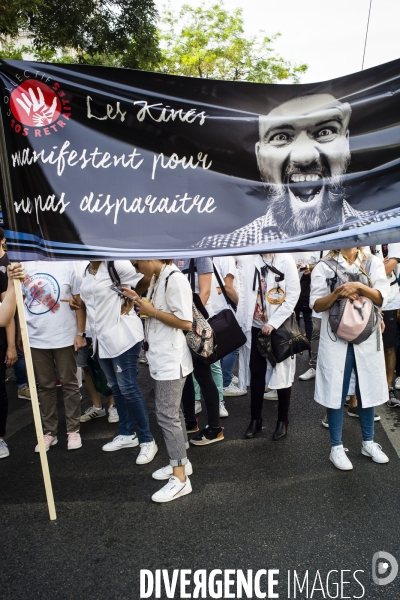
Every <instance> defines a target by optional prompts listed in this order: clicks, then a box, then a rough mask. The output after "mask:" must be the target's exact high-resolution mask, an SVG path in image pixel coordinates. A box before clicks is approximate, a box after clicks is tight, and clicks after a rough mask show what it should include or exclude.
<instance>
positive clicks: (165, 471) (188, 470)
mask: <svg viewBox="0 0 400 600" xmlns="http://www.w3.org/2000/svg"><path fill="white" fill-rule="evenodd" d="M173 474H174V471H173V469H172V467H171V465H167V466H166V467H162V468H161V469H158V471H154V473H153V474H152V478H153V479H157V480H158V481H163V480H164V479H169V478H170V477H172V476H173ZM192 474H193V466H192V463H191V462H190V460H188V462H187V463H186V465H185V475H186V477H188V476H189V475H192Z"/></svg>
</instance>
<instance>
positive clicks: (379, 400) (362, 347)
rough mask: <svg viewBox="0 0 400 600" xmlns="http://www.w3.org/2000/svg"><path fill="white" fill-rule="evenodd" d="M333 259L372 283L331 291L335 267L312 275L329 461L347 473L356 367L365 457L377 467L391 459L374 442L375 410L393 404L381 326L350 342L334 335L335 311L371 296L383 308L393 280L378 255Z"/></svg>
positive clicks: (338, 254)
mask: <svg viewBox="0 0 400 600" xmlns="http://www.w3.org/2000/svg"><path fill="white" fill-rule="evenodd" d="M327 258H328V259H332V260H335V261H337V262H338V264H339V265H340V266H341V267H343V269H344V270H345V271H346V272H348V273H351V274H356V275H358V277H359V279H360V280H361V281H362V279H363V278H364V279H365V280H366V281H367V278H366V277H365V275H363V274H364V273H365V272H367V274H368V277H369V285H368V284H365V283H362V282H361V281H355V282H354V281H353V282H348V283H345V284H343V285H340V286H338V287H336V288H335V289H334V290H333V292H331V291H330V286H329V282H328V280H329V279H331V278H334V276H335V272H334V271H333V270H332V269H331V267H330V266H328V265H326V264H325V263H324V262H319V263H318V264H317V266H316V267H315V269H314V270H313V272H312V276H311V295H310V306H311V307H312V308H313V309H314V310H315V311H316V312H318V313H322V322H321V336H320V344H319V351H318V362H317V372H316V380H315V396H314V397H315V400H316V402H318V403H319V404H322V405H323V406H325V407H326V408H327V413H328V422H329V431H330V436H331V446H332V448H331V453H330V457H329V458H330V460H331V462H332V463H333V464H334V465H335V467H337V468H338V469H341V470H346V471H347V470H350V469H352V468H353V465H352V463H351V462H350V460H349V459H348V458H347V456H346V452H345V449H344V448H343V443H342V428H343V408H344V402H345V400H346V395H347V393H348V389H349V382H350V377H351V373H352V371H353V369H354V372H355V374H356V393H357V398H358V407H359V409H358V412H359V417H360V425H361V431H362V439H363V442H362V447H361V453H362V454H364V455H365V456H369V457H371V458H372V460H373V461H374V462H377V463H386V462H388V460H389V459H388V457H387V456H386V454H384V453H383V452H382V449H381V447H380V446H379V444H376V443H375V442H374V406H377V405H379V404H383V403H384V402H387V400H388V388H387V383H386V375H385V359H384V353H383V345H382V336H381V332H380V328H378V331H375V332H373V333H372V334H371V335H370V336H369V338H368V339H366V340H365V341H364V342H362V343H360V344H352V343H349V342H346V341H345V340H344V339H342V338H340V337H338V336H336V335H335V334H334V333H333V332H332V330H331V327H330V325H329V309H330V308H331V306H333V304H334V303H335V302H336V301H337V300H338V299H340V298H349V299H350V300H352V299H356V298H357V297H358V293H360V294H362V295H363V296H366V297H367V298H370V299H371V300H372V302H373V303H374V304H375V306H378V307H383V306H385V304H386V302H387V298H388V295H389V282H388V280H387V278H386V273H385V269H384V266H383V264H382V262H381V261H380V260H379V259H378V258H376V257H375V256H368V257H367V256H366V254H365V253H364V252H363V251H362V249H361V248H346V249H341V250H340V251H339V250H336V251H332V252H330V253H329V254H328V255H327ZM367 259H368V261H369V263H368V264H369V266H367Z"/></svg>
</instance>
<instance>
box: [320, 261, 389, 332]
mask: <svg viewBox="0 0 400 600" xmlns="http://www.w3.org/2000/svg"><path fill="white" fill-rule="evenodd" d="M321 262H323V263H325V264H326V265H328V267H330V268H331V269H332V271H333V272H334V273H335V275H334V277H333V278H331V279H328V285H329V286H330V290H331V292H333V291H334V290H335V289H336V288H337V287H339V286H340V285H342V284H344V283H348V282H349V281H359V282H361V283H364V284H365V285H368V286H370V282H369V280H368V278H367V277H366V276H365V275H364V274H363V273H347V271H346V270H345V269H343V267H342V266H341V265H339V263H338V261H337V260H333V259H327V258H323V259H321ZM370 269H371V261H370V260H367V261H366V263H365V265H364V270H365V272H366V273H367V274H368V273H369V272H370ZM381 320H382V316H381V314H380V312H379V310H378V308H377V307H376V306H375V305H374V304H373V302H372V300H370V299H369V298H367V297H366V296H361V295H360V296H359V298H358V299H357V300H350V299H349V298H340V299H339V300H337V301H336V302H335V304H333V306H331V308H330V309H329V325H330V326H331V329H332V332H333V333H334V334H336V335H337V336H338V337H340V338H342V339H344V340H346V341H347V342H351V343H352V344H361V343H362V342H365V340H367V339H368V338H369V337H370V335H371V334H372V333H373V332H374V331H375V330H376V329H377V327H378V325H379V324H380V322H381Z"/></svg>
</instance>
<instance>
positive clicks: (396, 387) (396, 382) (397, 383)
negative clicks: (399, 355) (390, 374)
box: [394, 377, 400, 390]
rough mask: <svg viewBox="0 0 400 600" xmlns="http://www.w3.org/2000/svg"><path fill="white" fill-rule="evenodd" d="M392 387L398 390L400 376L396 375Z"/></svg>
mask: <svg viewBox="0 0 400 600" xmlns="http://www.w3.org/2000/svg"><path fill="white" fill-rule="evenodd" d="M394 389H395V390H400V377H396V379H395V382H394Z"/></svg>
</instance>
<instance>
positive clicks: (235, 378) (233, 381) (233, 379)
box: [231, 375, 239, 385]
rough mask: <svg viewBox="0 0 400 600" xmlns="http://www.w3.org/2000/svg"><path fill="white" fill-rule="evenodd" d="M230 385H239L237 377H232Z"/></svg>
mask: <svg viewBox="0 0 400 600" xmlns="http://www.w3.org/2000/svg"><path fill="white" fill-rule="evenodd" d="M231 383H233V385H238V384H239V377H236V375H234V376H233V377H232V381H231Z"/></svg>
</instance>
